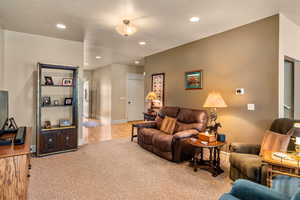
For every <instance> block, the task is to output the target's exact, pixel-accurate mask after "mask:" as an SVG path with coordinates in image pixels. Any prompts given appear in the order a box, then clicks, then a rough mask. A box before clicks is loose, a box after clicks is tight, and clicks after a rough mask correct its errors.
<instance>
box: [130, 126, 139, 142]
mask: <svg viewBox="0 0 300 200" xmlns="http://www.w3.org/2000/svg"><path fill="white" fill-rule="evenodd" d="M137 127H138V123H136V124H132V126H131V142H132V141H133V138H135V137H137V135H134V128H137Z"/></svg>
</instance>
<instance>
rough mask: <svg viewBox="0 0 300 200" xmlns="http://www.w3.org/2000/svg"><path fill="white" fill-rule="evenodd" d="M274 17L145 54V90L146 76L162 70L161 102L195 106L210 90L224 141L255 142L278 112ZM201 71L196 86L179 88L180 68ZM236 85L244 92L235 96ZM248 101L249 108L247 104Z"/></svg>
mask: <svg viewBox="0 0 300 200" xmlns="http://www.w3.org/2000/svg"><path fill="white" fill-rule="evenodd" d="M278 24H279V18H278V16H272V17H269V18H266V19H263V20H260V21H257V22H254V23H251V24H247V25H244V26H241V27H238V28H235V29H232V30H229V31H226V32H223V33H220V34H217V35H214V36H211V37H207V38H204V39H201V40H198V41H195V42H192V43H189V44H186V45H183V46H180V47H177V48H174V49H170V50H167V51H165V52H161V53H158V54H155V55H152V56H149V57H146V63H145V72H146V83H145V87H146V90H145V92H146V93H147V92H148V91H149V90H150V89H151V74H153V73H159V72H164V73H166V85H165V88H166V91H165V92H166V93H165V100H166V102H165V103H166V105H169V106H181V107H187V108H197V109H201V108H202V105H203V103H204V101H205V99H206V97H207V95H208V93H209V92H211V91H218V92H220V93H221V94H222V96H223V97H224V100H225V102H226V103H227V104H228V106H229V107H228V108H224V109H218V113H219V116H220V118H219V121H220V122H221V123H222V126H223V128H222V129H221V130H220V132H223V133H225V134H226V135H227V140H228V142H247V143H260V142H261V139H262V136H263V133H264V131H265V130H266V129H267V128H269V127H270V124H271V122H272V120H273V119H275V118H276V117H277V115H278V40H279V38H278V37H279V36H278ZM198 69H202V70H203V74H204V76H203V88H204V89H202V90H185V88H184V72H186V71H192V70H198ZM236 88H244V89H245V94H244V95H242V96H236V95H235V89H236ZM248 103H254V104H255V105H256V110H255V111H248V110H247V104H248Z"/></svg>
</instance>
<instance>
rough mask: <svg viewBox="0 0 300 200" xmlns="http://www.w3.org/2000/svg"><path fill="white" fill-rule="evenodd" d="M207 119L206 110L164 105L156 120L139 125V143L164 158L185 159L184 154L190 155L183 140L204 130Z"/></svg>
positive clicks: (178, 160)
mask: <svg viewBox="0 0 300 200" xmlns="http://www.w3.org/2000/svg"><path fill="white" fill-rule="evenodd" d="M207 121H208V115H207V112H206V111H205V110H195V109H187V108H179V107H163V108H162V109H161V110H160V111H159V113H158V116H157V118H156V120H155V121H154V122H147V123H143V124H139V125H138V144H139V145H140V146H141V147H143V148H144V149H147V150H148V151H151V152H153V153H155V154H157V155H159V156H161V157H163V158H166V159H168V160H171V161H174V162H180V161H182V160H185V159H184V158H183V155H189V153H187V152H184V151H185V149H184V148H183V146H182V145H181V141H182V140H183V139H185V138H189V137H193V136H196V135H197V134H198V133H199V132H201V131H204V130H205V128H206V126H207ZM184 153H185V154H184Z"/></svg>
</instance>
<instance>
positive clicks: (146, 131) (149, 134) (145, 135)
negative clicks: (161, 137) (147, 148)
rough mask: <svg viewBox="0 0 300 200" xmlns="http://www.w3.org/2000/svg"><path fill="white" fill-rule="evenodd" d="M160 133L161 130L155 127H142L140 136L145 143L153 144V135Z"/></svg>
mask: <svg viewBox="0 0 300 200" xmlns="http://www.w3.org/2000/svg"><path fill="white" fill-rule="evenodd" d="M159 133H161V131H160V130H157V129H154V128H142V129H141V130H140V137H141V138H142V141H143V143H144V144H152V139H153V136H154V135H157V134H159Z"/></svg>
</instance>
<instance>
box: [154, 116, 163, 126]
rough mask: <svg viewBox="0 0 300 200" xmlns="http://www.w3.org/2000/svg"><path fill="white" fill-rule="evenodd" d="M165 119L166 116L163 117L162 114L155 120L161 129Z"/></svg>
mask: <svg viewBox="0 0 300 200" xmlns="http://www.w3.org/2000/svg"><path fill="white" fill-rule="evenodd" d="M163 120H164V118H162V117H161V116H159V115H157V116H156V118H155V121H156V124H157V128H158V129H160V127H161V124H162V122H163Z"/></svg>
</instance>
